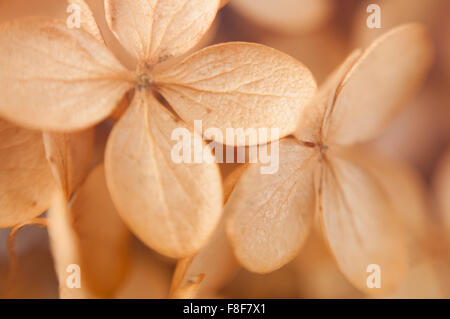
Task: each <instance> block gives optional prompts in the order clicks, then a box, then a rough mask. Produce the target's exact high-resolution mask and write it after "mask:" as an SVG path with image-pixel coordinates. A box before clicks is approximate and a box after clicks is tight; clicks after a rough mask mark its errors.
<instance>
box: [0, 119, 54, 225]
mask: <svg viewBox="0 0 450 319" xmlns="http://www.w3.org/2000/svg"><path fill="white" fill-rule="evenodd" d="M55 189H56V183H55V182H54V179H53V176H52V172H51V170H50V166H49V165H48V163H47V160H46V158H45V150H44V144H43V142H42V133H40V132H37V131H32V130H27V129H24V128H21V127H18V126H15V125H14V124H11V123H10V122H8V121H4V120H1V119H0V194H1V196H0V228H7V227H12V226H15V225H16V224H19V223H22V222H26V221H28V220H31V219H33V218H34V217H37V216H39V215H40V214H42V213H43V212H44V211H45V210H47V209H48V208H49V207H50V204H51V200H52V194H53V192H54V191H55Z"/></svg>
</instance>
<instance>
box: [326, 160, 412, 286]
mask: <svg viewBox="0 0 450 319" xmlns="http://www.w3.org/2000/svg"><path fill="white" fill-rule="evenodd" d="M319 200H320V202H319V208H320V220H321V225H322V230H323V234H324V236H325V239H326V241H327V243H328V245H329V247H330V248H331V252H332V253H333V255H334V257H335V258H336V261H337V264H338V266H339V268H340V269H341V271H342V272H343V273H344V275H345V276H346V277H347V278H348V279H349V280H350V282H351V283H352V284H353V285H355V286H356V287H357V288H358V289H360V290H362V291H363V292H366V293H368V294H385V293H388V292H392V291H393V290H394V289H395V288H397V287H398V285H399V284H400V283H401V281H402V279H403V278H404V276H405V274H406V272H407V265H408V255H407V249H406V245H405V240H404V237H403V232H402V229H401V228H400V227H399V223H398V221H397V220H396V214H395V207H393V205H392V203H391V202H390V200H389V197H388V195H387V194H386V193H385V192H384V191H383V189H382V188H381V186H380V184H378V182H377V180H376V179H374V178H373V176H372V175H371V173H370V172H368V171H366V170H364V169H363V168H362V167H360V166H358V165H357V164H355V163H354V162H352V161H351V158H350V157H349V156H347V158H345V159H343V158H340V157H337V156H334V157H333V158H329V159H328V160H327V164H326V165H323V168H322V171H321V174H320V176H319ZM372 264H375V265H378V266H379V267H380V269H381V272H382V283H381V287H380V288H379V289H370V288H369V287H368V285H367V280H368V277H369V275H370V273H368V272H367V268H368V266H369V265H372Z"/></svg>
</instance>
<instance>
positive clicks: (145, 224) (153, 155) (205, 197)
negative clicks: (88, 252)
mask: <svg viewBox="0 0 450 319" xmlns="http://www.w3.org/2000/svg"><path fill="white" fill-rule="evenodd" d="M176 129H178V130H182V131H183V132H184V133H187V134H188V135H189V136H190V138H193V141H192V140H191V142H192V143H190V144H189V145H187V146H186V147H187V149H184V150H183V151H184V152H189V151H190V152H191V154H192V153H194V152H195V148H193V147H196V146H195V144H197V145H202V140H201V137H200V136H198V135H196V134H194V133H192V132H191V131H190V130H188V129H187V128H186V127H185V126H184V124H183V123H182V122H180V121H178V122H177V120H176V119H175V118H174V117H173V116H172V115H171V114H170V113H169V112H168V111H167V110H166V109H165V108H164V107H163V106H162V105H161V104H160V103H159V102H158V101H157V100H156V99H155V98H154V97H153V96H149V95H147V93H146V92H139V91H138V92H137V95H136V96H135V98H134V101H133V102H132V105H131V106H130V108H129V109H128V110H127V112H126V113H125V114H124V115H123V116H122V118H121V119H120V121H119V122H118V123H117V124H116V126H115V127H114V129H113V132H112V133H111V136H110V138H109V140H108V145H107V150H106V155H105V162H106V172H107V180H108V187H109V190H110V192H111V195H112V198H113V201H114V203H115V204H116V207H117V208H118V211H119V213H120V214H121V216H122V218H123V219H124V221H125V222H126V223H127V224H128V226H129V227H130V229H131V230H132V231H133V232H134V233H135V234H136V235H137V236H138V237H139V238H140V239H141V240H142V241H143V242H145V243H146V244H147V245H148V246H150V247H151V248H153V249H155V250H156V251H158V252H160V253H162V254H164V255H167V256H169V257H174V258H182V257H186V256H191V255H193V254H194V253H196V252H197V251H198V250H199V249H200V248H201V247H202V246H203V245H204V244H205V243H206V241H207V240H208V239H209V237H210V235H212V233H213V231H214V229H215V227H216V226H217V224H218V222H219V219H220V216H221V213H222V188H221V179H220V173H219V169H218V167H217V164H215V163H214V158H213V155H212V153H211V151H210V149H209V148H207V147H206V146H205V145H203V146H204V148H203V150H204V152H203V155H204V158H203V159H201V161H200V162H198V163H195V162H192V163H184V162H181V163H179V164H178V163H176V161H174V158H173V156H172V155H173V154H172V152H173V150H174V149H175V148H176V146H177V144H178V143H180V142H178V143H177V142H176V140H173V139H172V134H173V132H174V130H176ZM193 144H194V146H193ZM191 159H192V158H191Z"/></svg>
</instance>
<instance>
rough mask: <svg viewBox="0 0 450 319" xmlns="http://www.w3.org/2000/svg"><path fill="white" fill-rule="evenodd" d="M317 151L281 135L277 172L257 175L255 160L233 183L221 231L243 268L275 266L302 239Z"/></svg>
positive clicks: (258, 269)
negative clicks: (227, 218) (283, 138)
mask: <svg viewBox="0 0 450 319" xmlns="http://www.w3.org/2000/svg"><path fill="white" fill-rule="evenodd" d="M317 156H318V155H317V153H316V150H315V149H312V148H307V147H304V146H301V145H299V144H298V143H297V142H296V141H295V140H293V139H286V140H283V141H281V142H280V152H279V157H280V162H279V170H278V172H277V173H275V174H273V175H261V172H260V166H261V165H260V164H254V165H251V166H249V168H248V169H247V171H246V172H245V173H244V174H243V176H242V177H241V179H240V181H239V182H238V183H237V185H236V187H235V189H234V190H233V192H232V194H231V196H230V198H229V199H228V202H227V204H226V206H225V210H226V211H227V210H229V211H230V212H231V214H232V215H231V216H230V219H229V220H228V224H227V233H228V237H229V239H230V241H231V244H232V247H233V250H234V252H235V255H236V257H237V259H238V261H239V262H240V264H241V265H242V266H244V267H245V268H247V269H248V270H250V271H253V272H258V273H267V272H270V271H273V270H276V269H277V268H280V267H281V266H283V265H284V264H286V263H287V262H289V261H290V260H292V259H293V258H294V257H295V256H296V255H297V253H298V251H299V249H300V248H301V246H302V244H303V243H304V242H305V239H306V238H307V236H308V234H309V231H310V229H311V224H312V221H313V216H314V211H315V194H314V170H315V167H316V166H317V164H318V161H317Z"/></svg>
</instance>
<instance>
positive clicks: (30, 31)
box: [0, 18, 132, 131]
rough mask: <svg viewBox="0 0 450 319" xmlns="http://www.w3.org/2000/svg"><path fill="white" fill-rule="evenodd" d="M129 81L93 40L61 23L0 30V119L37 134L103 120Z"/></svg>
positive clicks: (33, 22)
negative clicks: (39, 130) (37, 131)
mask: <svg viewBox="0 0 450 319" xmlns="http://www.w3.org/2000/svg"><path fill="white" fill-rule="evenodd" d="M131 79H132V75H131V74H129V73H128V71H126V70H125V69H124V68H123V67H122V66H121V65H120V63H119V62H118V61H117V60H116V58H115V57H114V56H113V55H112V54H111V53H110V52H109V51H108V50H107V48H106V47H105V46H104V45H102V44H101V43H99V42H98V41H97V40H95V38H93V37H92V36H91V35H89V34H88V33H87V32H86V31H84V30H82V29H69V28H67V26H66V23H65V21H63V20H53V19H47V18H29V19H24V20H19V21H15V22H8V23H5V24H3V25H2V26H0V95H1V96H2V101H1V102H0V115H1V116H2V117H4V118H6V119H9V120H11V121H13V122H16V123H19V124H20V125H23V126H26V127H31V128H39V129H42V130H49V131H53V130H58V131H73V130H76V129H83V128H86V127H88V126H91V125H93V124H96V123H98V122H100V121H101V120H103V119H104V118H106V117H107V116H108V115H109V114H110V113H111V112H112V110H113V109H114V107H115V106H116V105H117V103H118V102H119V101H120V99H121V98H122V96H123V95H124V94H125V92H126V91H127V90H128V89H130V88H131V83H130V82H129V81H131Z"/></svg>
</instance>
